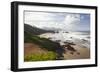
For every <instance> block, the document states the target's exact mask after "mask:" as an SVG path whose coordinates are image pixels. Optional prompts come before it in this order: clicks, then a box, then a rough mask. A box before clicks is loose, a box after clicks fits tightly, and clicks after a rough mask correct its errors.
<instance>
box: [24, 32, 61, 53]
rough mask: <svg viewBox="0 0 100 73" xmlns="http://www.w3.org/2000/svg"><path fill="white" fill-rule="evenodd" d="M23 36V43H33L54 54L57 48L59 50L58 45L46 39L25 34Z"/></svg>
mask: <svg viewBox="0 0 100 73" xmlns="http://www.w3.org/2000/svg"><path fill="white" fill-rule="evenodd" d="M24 36H25V37H24V42H30V43H35V44H37V45H39V46H40V47H41V48H45V49H46V50H48V51H53V52H56V50H57V49H58V48H61V46H60V44H59V43H56V42H53V41H51V40H49V39H46V38H40V37H38V36H37V35H31V34H29V33H27V32H24Z"/></svg>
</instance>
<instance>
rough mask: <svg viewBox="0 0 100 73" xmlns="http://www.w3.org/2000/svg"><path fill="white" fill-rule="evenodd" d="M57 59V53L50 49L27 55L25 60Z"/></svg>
mask: <svg viewBox="0 0 100 73" xmlns="http://www.w3.org/2000/svg"><path fill="white" fill-rule="evenodd" d="M55 59H56V54H55V53H54V52H52V51H48V52H47V53H40V54H30V55H27V56H25V58H24V61H47V60H55Z"/></svg>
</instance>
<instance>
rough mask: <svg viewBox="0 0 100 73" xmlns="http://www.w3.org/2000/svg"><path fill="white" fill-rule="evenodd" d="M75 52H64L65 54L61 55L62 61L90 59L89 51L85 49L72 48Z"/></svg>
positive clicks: (76, 46)
mask: <svg viewBox="0 0 100 73" xmlns="http://www.w3.org/2000/svg"><path fill="white" fill-rule="evenodd" d="M72 47H73V48H74V49H75V50H76V51H75V52H72V51H69V50H66V49H65V50H66V51H65V53H63V56H64V59H68V60H71V59H88V58H90V50H89V49H88V48H85V47H81V46H78V45H75V46H72Z"/></svg>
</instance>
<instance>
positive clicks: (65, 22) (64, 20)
mask: <svg viewBox="0 0 100 73" xmlns="http://www.w3.org/2000/svg"><path fill="white" fill-rule="evenodd" d="M88 17H89V15H86V14H75V13H57V12H25V23H27V24H29V25H31V26H36V27H38V28H44V27H45V29H46V27H47V28H57V29H62V30H65V31H75V30H78V29H79V28H81V27H82V26H84V24H86V21H89V18H88ZM86 18H87V19H86ZM81 22H82V23H81ZM87 25H89V24H88V23H87ZM87 25H86V26H87ZM84 28H86V27H83V29H84Z"/></svg>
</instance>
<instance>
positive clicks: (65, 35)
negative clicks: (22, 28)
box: [39, 31, 90, 48]
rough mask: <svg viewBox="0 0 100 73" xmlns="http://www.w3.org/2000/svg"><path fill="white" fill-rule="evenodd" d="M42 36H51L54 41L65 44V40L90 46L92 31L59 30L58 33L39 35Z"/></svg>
mask: <svg viewBox="0 0 100 73" xmlns="http://www.w3.org/2000/svg"><path fill="white" fill-rule="evenodd" d="M39 36H40V37H44V38H49V39H50V40H52V41H54V42H59V43H60V45H64V42H70V43H74V44H79V45H80V46H83V47H86V48H90V32H89V31H79V32H76V31H74V32H64V31H59V32H57V33H44V34H41V35H39Z"/></svg>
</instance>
